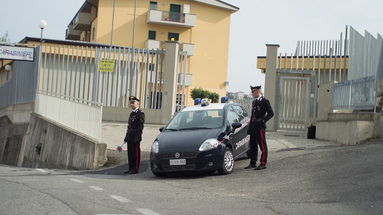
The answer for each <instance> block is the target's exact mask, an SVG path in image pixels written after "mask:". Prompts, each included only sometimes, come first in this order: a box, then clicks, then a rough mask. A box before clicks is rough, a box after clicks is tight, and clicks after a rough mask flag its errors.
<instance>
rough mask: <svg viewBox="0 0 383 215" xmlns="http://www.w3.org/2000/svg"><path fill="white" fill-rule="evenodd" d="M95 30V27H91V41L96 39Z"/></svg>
mask: <svg viewBox="0 0 383 215" xmlns="http://www.w3.org/2000/svg"><path fill="white" fill-rule="evenodd" d="M95 35H96V28H95V27H93V29H92V40H93V41H94V39H95V38H96V36H95Z"/></svg>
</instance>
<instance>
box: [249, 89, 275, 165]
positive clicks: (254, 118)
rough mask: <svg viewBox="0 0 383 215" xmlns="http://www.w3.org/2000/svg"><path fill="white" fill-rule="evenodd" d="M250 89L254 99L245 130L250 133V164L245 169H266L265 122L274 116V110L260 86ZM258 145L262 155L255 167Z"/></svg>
mask: <svg viewBox="0 0 383 215" xmlns="http://www.w3.org/2000/svg"><path fill="white" fill-rule="evenodd" d="M250 89H251V93H252V96H253V98H254V100H253V103H252V110H251V121H250V124H249V130H248V132H247V133H248V134H250V164H249V166H247V167H246V169H250V168H255V170H262V169H266V163H267V144H266V136H265V129H266V122H267V121H269V120H270V119H271V118H272V117H273V116H274V112H273V109H272V108H271V105H270V102H269V100H267V99H266V98H265V97H263V96H262V92H261V86H255V87H252V86H250ZM258 146H259V148H260V149H261V152H262V155H261V160H260V165H259V166H258V167H257V159H258Z"/></svg>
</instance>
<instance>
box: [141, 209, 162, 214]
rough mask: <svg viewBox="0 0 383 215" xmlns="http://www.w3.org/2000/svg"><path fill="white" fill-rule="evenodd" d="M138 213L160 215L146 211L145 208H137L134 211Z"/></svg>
mask: <svg viewBox="0 0 383 215" xmlns="http://www.w3.org/2000/svg"><path fill="white" fill-rule="evenodd" d="M136 210H137V211H138V212H140V213H142V214H144V215H161V214H159V213H156V212H154V211H152V210H149V209H146V208H138V209H136Z"/></svg>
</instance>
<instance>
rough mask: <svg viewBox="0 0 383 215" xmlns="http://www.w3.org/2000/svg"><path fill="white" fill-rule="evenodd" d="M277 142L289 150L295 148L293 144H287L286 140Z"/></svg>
mask: <svg viewBox="0 0 383 215" xmlns="http://www.w3.org/2000/svg"><path fill="white" fill-rule="evenodd" d="M279 142H280V143H282V144H283V145H285V146H286V147H287V148H289V149H291V148H296V146H295V145H294V144H291V143H289V142H287V141H286V140H279Z"/></svg>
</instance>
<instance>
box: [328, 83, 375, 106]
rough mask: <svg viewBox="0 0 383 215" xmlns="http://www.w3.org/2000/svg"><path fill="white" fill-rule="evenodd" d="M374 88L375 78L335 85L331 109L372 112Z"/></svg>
mask: <svg viewBox="0 0 383 215" xmlns="http://www.w3.org/2000/svg"><path fill="white" fill-rule="evenodd" d="M375 86H376V78H375V76H370V77H366V78H362V79H357V80H351V81H344V82H341V83H337V84H335V85H334V87H333V90H332V109H333V110H350V111H352V110H373V109H374V106H375V89H376V87H375Z"/></svg>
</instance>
